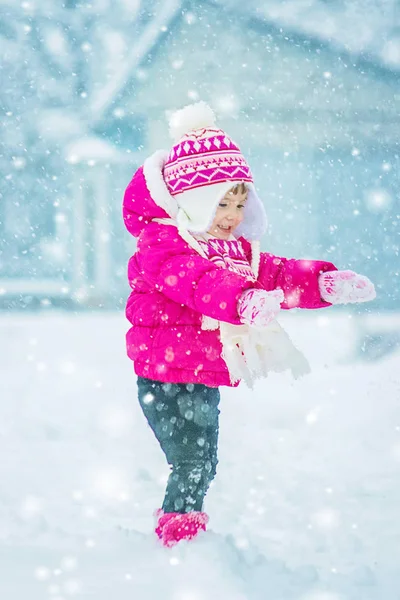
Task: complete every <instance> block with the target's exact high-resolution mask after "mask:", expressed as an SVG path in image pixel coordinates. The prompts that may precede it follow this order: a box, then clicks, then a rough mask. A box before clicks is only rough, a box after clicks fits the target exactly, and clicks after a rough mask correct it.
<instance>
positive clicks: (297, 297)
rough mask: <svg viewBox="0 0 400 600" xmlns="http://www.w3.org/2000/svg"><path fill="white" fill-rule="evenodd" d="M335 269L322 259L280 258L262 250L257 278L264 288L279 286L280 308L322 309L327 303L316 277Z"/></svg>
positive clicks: (328, 304) (328, 303)
mask: <svg viewBox="0 0 400 600" xmlns="http://www.w3.org/2000/svg"><path fill="white" fill-rule="evenodd" d="M328 271H330V272H332V271H337V268H336V267H335V265H334V264H332V263H331V262H327V261H321V260H297V259H294V258H290V259H289V258H281V257H278V256H274V255H273V254H269V253H268V252H261V255H260V268H259V274H258V281H259V283H261V285H262V287H263V288H264V289H265V290H273V289H276V288H280V289H282V291H283V293H284V296H285V298H284V301H283V302H282V304H281V308H286V309H288V308H323V307H325V306H330V305H331V302H327V301H326V300H324V298H323V297H322V296H321V291H320V286H319V277H320V275H321V274H322V273H325V272H328Z"/></svg>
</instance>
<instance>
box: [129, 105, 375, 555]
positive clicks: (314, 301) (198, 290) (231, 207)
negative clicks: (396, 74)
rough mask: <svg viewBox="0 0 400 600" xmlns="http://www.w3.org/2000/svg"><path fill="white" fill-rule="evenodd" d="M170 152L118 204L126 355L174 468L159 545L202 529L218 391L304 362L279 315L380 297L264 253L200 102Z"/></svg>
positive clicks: (233, 153)
mask: <svg viewBox="0 0 400 600" xmlns="http://www.w3.org/2000/svg"><path fill="white" fill-rule="evenodd" d="M170 129H171V133H172V135H173V137H174V139H175V144H174V146H173V147H172V149H171V150H170V152H169V153H168V152H163V151H158V152H156V153H155V154H153V155H152V156H151V157H150V158H148V159H147V160H146V161H145V163H144V165H143V166H142V167H140V168H139V169H138V171H137V172H136V173H135V175H134V176H133V179H132V181H131V182H130V184H129V185H128V188H127V190H126V192H125V196H124V204H123V216H124V221H125V225H126V227H127V229H128V231H130V233H132V235H134V236H135V237H137V238H138V241H137V249H136V252H135V254H134V255H133V256H132V258H131V259H130V261H129V267H128V277H129V283H130V286H131V288H132V292H131V294H130V296H129V299H128V302H127V307H126V316H127V318H128V320H129V321H130V323H131V324H132V326H131V328H130V330H129V331H128V333H127V352H128V356H129V357H130V358H131V359H132V361H133V363H134V368H135V373H136V375H137V379H138V389H139V402H140V405H141V407H142V409H143V412H144V415H145V417H146V419H147V421H148V424H149V425H150V427H151V428H152V430H153V432H154V434H155V436H156V437H157V439H158V441H159V443H160V446H161V448H162V450H163V452H164V453H165V456H166V458H167V461H168V463H169V465H170V466H171V474H170V477H169V480H168V484H167V489H166V493H165V498H164V502H163V505H162V508H161V509H159V510H158V511H157V512H156V516H157V526H156V530H155V531H156V533H157V535H158V537H159V538H160V539H161V541H162V543H163V544H164V545H166V546H171V545H173V544H175V543H176V542H177V541H179V540H181V539H191V538H193V537H194V536H195V535H196V534H197V533H198V531H199V530H201V529H203V530H205V529H206V524H207V522H208V516H207V515H206V513H205V512H203V501H204V497H205V494H206V492H207V489H208V487H209V485H210V482H211V481H212V479H213V478H214V476H215V473H216V466H217V463H218V460H217V443H218V415H219V409H218V405H219V399H220V394H219V389H218V388H219V386H221V385H226V386H236V385H238V383H239V381H240V380H241V379H243V380H245V381H246V382H247V384H248V385H249V386H252V384H253V381H254V380H255V379H256V378H259V377H265V376H267V375H268V372H269V371H283V370H286V369H289V370H290V371H291V372H292V374H293V375H294V377H298V376H299V375H301V374H303V373H305V372H306V371H307V370H308V364H307V361H306V360H305V358H304V356H303V355H302V354H301V352H299V350H298V349H297V348H295V347H294V346H293V344H292V342H291V340H290V338H289V337H288V335H287V334H286V332H285V331H284V330H283V329H282V327H281V326H280V325H279V324H278V322H277V321H276V316H277V315H278V313H279V311H280V309H281V308H283V309H289V308H294V307H296V308H322V307H326V306H330V305H331V304H340V303H347V302H364V301H367V300H372V299H373V298H374V297H375V291H374V286H373V284H372V283H371V282H370V281H369V280H368V279H367V278H366V277H363V276H361V275H357V274H356V273H354V272H352V271H338V270H337V269H336V267H335V266H334V265H333V264H332V263H329V262H325V261H313V260H295V259H286V258H280V257H277V256H274V255H272V254H269V253H265V252H260V249H259V241H258V240H260V238H261V237H262V236H263V234H264V233H265V231H266V223H267V221H266V215H265V210H264V206H263V204H262V202H261V201H260V199H259V198H258V196H257V193H256V190H255V187H254V184H253V178H252V175H251V171H250V169H249V166H248V164H247V162H246V160H245V158H244V157H243V155H242V154H241V152H240V149H239V148H238V146H237V145H236V144H235V143H234V142H233V140H232V139H231V138H230V137H229V136H228V135H227V134H226V133H225V132H224V131H222V130H221V129H219V128H217V127H216V125H215V118H214V114H213V112H212V110H211V109H210V108H209V107H208V106H207V105H206V104H205V103H203V102H199V103H197V104H194V105H191V106H187V107H186V108H184V109H182V110H180V111H178V112H177V113H175V114H174V115H173V116H172V119H171V123H170Z"/></svg>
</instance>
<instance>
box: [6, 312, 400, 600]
mask: <svg viewBox="0 0 400 600" xmlns="http://www.w3.org/2000/svg"><path fill="white" fill-rule="evenodd" d="M283 322H284V323H285V324H286V326H287V329H288V331H289V332H290V333H291V335H292V337H293V339H294V340H295V341H296V342H297V343H298V345H299V346H300V347H301V348H302V350H303V351H304V352H305V354H306V355H307V356H308V358H309V359H310V362H311V365H312V373H311V375H309V376H307V377H306V378H304V379H302V380H300V381H298V382H294V383H293V382H291V380H290V378H289V376H286V375H273V376H271V377H270V378H269V379H268V380H266V381H265V382H262V383H260V384H258V385H257V387H256V389H255V390H254V391H253V392H252V391H250V390H249V389H247V388H246V387H245V386H240V387H239V388H238V389H235V390H230V389H227V388H224V389H223V391H222V406H221V432H220V455H219V460H220V462H219V466H218V474H217V478H216V480H215V482H214V483H213V485H212V487H211V489H210V491H209V494H208V497H207V501H206V507H205V508H206V510H207V512H208V513H209V515H210V531H209V532H207V533H206V534H203V535H201V536H200V537H199V538H198V539H197V540H195V541H193V542H191V543H183V544H180V545H179V546H177V547H176V548H174V549H172V550H168V549H164V548H162V547H161V546H160V545H159V544H158V542H157V541H156V539H155V535H154V533H153V516H152V512H153V511H154V509H155V508H157V507H158V506H159V505H160V502H161V500H162V496H163V489H164V484H165V481H166V478H167V475H168V469H167V466H166V464H165V462H164V457H163V455H162V453H161V451H160V449H159V447H158V444H157V442H156V440H155V439H154V438H153V435H152V433H151V431H150V430H149V428H148V427H147V425H146V424H145V420H144V417H143V415H142V413H141V411H140V409H139V406H138V403H137V400H136V383H135V377H134V375H133V371H132V366H131V364H130V362H129V360H128V359H127V358H125V349H124V332H125V330H126V328H127V326H126V322H125V320H124V317H123V315H122V314H120V315H116V314H105V313H102V314H89V315H87V314H86V315H85V314H79V315H72V314H64V313H57V312H54V313H49V314H38V315H21V314H9V315H6V314H3V315H1V316H0V377H1V398H0V411H1V412H0V598H1V600H46V599H48V600H67V599H68V598H76V599H77V600H80V599H81V598H82V599H86V598H87V599H93V600H127V599H128V598H129V599H130V600H132V599H138V600H149V599H151V600H153V599H154V600H160V599H162V600H209V599H211V600H214V599H215V600H350V599H354V600H370V599H373V600H378V599H379V600H395V599H398V598H400V569H399V550H400V516H399V506H400V477H399V475H400V353H399V352H397V354H394V353H392V354H388V355H386V356H385V357H383V358H381V359H380V360H379V361H377V362H366V361H365V362H361V361H358V362H357V361H355V360H354V346H355V344H356V343H358V342H357V339H356V337H355V329H354V326H353V322H354V320H353V319H350V318H348V316H346V314H344V313H339V312H335V311H334V310H333V309H332V310H330V311H329V312H328V311H324V312H323V313H322V312H321V313H309V314H307V315H306V316H303V315H300V314H299V313H297V314H293V315H285V319H283Z"/></svg>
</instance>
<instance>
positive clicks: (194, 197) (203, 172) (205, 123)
mask: <svg viewBox="0 0 400 600" xmlns="http://www.w3.org/2000/svg"><path fill="white" fill-rule="evenodd" d="M170 133H171V136H172V137H173V139H174V140H175V145H174V146H173V147H172V148H171V150H170V152H169V154H168V157H167V159H166V162H165V163H164V168H163V177H164V182H165V185H166V187H167V189H168V191H169V193H170V195H171V196H173V197H174V198H175V200H176V202H177V204H178V207H179V210H178V215H177V220H178V223H179V226H180V227H182V228H184V229H187V230H188V231H190V232H192V233H204V232H205V231H207V230H208V229H209V227H210V226H211V223H212V221H213V220H214V216H215V212H216V210H217V206H218V203H219V201H220V200H221V198H223V197H224V195H225V194H226V192H227V191H228V190H229V189H231V188H232V187H233V186H234V185H236V184H237V183H240V182H243V183H245V184H246V187H247V188H248V197H247V201H246V204H245V208H244V218H243V221H242V223H241V224H240V226H239V227H238V228H237V230H236V231H235V235H238V236H240V235H244V236H245V237H246V238H247V239H259V238H260V237H261V236H262V235H263V234H264V233H265V230H266V215H265V210H264V207H263V205H262V203H261V201H260V200H259V198H258V196H257V194H256V191H255V189H254V184H253V177H252V174H251V171H250V167H249V165H248V164H247V162H246V159H245V158H244V156H243V155H242V153H241V151H240V149H239V147H238V145H237V144H236V143H235V142H234V141H233V140H232V139H231V138H230V137H229V136H228V135H227V134H226V133H225V132H224V131H222V129H219V128H218V127H217V126H216V124H215V115H214V113H213V111H212V109H211V108H210V107H209V106H208V105H207V104H206V103H205V102H198V103H197V104H192V105H189V106H186V107H185V108H183V109H181V110H179V111H177V112H175V113H174V114H173V115H172V117H171V119H170Z"/></svg>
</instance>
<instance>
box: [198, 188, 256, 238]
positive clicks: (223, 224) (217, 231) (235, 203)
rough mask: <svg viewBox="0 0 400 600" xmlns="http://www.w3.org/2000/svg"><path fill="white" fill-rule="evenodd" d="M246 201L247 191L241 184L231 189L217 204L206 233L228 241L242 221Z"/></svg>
mask: <svg viewBox="0 0 400 600" xmlns="http://www.w3.org/2000/svg"><path fill="white" fill-rule="evenodd" d="M246 200H247V189H246V187H245V186H244V184H243V183H242V184H238V185H236V186H234V187H233V188H231V189H230V190H229V191H228V192H227V193H226V194H225V196H224V197H223V198H222V200H221V201H220V202H219V204H218V207H217V211H216V213H215V218H214V221H213V222H212V224H211V227H210V229H209V230H208V233H210V234H211V235H212V236H214V237H216V238H219V239H221V240H228V239H229V237H230V236H231V235H232V233H233V232H234V231H235V229H236V228H237V227H238V225H240V223H241V222H242V221H243V208H244V205H245V203H246Z"/></svg>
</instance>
